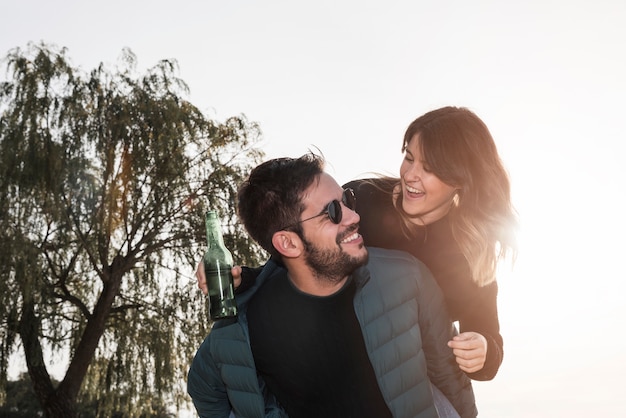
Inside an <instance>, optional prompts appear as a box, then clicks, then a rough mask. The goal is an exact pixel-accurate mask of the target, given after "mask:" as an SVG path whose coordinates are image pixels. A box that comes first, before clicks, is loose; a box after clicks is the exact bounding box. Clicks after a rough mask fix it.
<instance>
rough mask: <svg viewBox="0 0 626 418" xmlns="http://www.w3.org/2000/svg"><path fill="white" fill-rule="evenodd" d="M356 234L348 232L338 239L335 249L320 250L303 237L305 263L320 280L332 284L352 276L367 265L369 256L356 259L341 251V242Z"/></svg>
mask: <svg viewBox="0 0 626 418" xmlns="http://www.w3.org/2000/svg"><path fill="white" fill-rule="evenodd" d="M352 233H354V230H351V231H347V232H346V233H345V234H343V236H342V237H341V238H340V239H338V240H337V241H338V242H337V247H336V248H335V249H323V248H318V247H316V246H315V245H314V244H312V243H311V242H309V241H307V239H306V238H305V237H302V242H303V243H304V249H305V251H306V259H305V262H306V263H307V265H308V266H309V267H310V268H311V271H312V272H313V274H314V275H315V277H316V278H317V279H318V280H323V281H327V282H331V283H338V282H340V281H341V280H343V279H344V278H346V277H347V276H349V275H351V274H352V273H353V272H354V271H355V270H356V269H357V268H359V267H361V266H363V265H365V264H366V263H367V259H368V254H367V253H365V255H363V256H359V257H355V256H351V255H349V254H347V253H345V252H344V251H343V250H342V249H341V245H340V244H339V241H340V240H341V239H343V238H344V237H346V236H348V235H350V234H352Z"/></svg>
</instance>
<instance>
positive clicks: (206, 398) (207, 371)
mask: <svg viewBox="0 0 626 418" xmlns="http://www.w3.org/2000/svg"><path fill="white" fill-rule="evenodd" d="M210 339H211V334H209V336H208V337H207V338H206V339H205V340H204V342H203V343H202V345H201V346H200V348H199V349H198V352H197V353H196V356H195V357H194V359H193V362H192V363H191V368H190V369H189V373H188V375H187V392H188V393H189V395H190V396H191V399H192V400H193V404H194V406H195V407H196V411H197V412H198V416H199V417H201V418H204V417H216V418H222V417H223V418H227V417H228V416H229V415H230V409H231V408H230V403H229V401H228V395H227V393H226V387H225V386H224V383H223V382H222V380H221V378H220V376H219V372H218V369H217V366H216V364H215V362H214V360H213V356H212V355H211V352H210Z"/></svg>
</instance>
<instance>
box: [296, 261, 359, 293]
mask: <svg viewBox="0 0 626 418" xmlns="http://www.w3.org/2000/svg"><path fill="white" fill-rule="evenodd" d="M287 272H288V277H289V280H290V281H291V283H292V284H293V285H294V286H295V287H296V289H298V290H299V291H301V292H302V293H306V294H309V295H313V296H330V295H334V294H335V293H337V292H338V291H339V290H341V289H342V288H343V286H344V285H345V284H346V281H347V280H348V276H346V277H344V278H342V279H340V280H335V279H333V278H327V277H319V276H317V275H315V273H314V272H312V271H311V270H310V269H309V268H308V267H307V266H302V267H297V266H293V265H291V266H287Z"/></svg>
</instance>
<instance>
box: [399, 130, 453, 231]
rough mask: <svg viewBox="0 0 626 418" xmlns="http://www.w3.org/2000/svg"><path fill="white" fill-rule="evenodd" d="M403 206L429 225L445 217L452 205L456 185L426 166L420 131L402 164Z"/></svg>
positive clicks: (410, 213) (415, 221)
mask: <svg viewBox="0 0 626 418" xmlns="http://www.w3.org/2000/svg"><path fill="white" fill-rule="evenodd" d="M400 178H401V179H402V182H401V183H402V209H403V210H404V212H406V213H407V214H408V215H410V216H411V218H412V221H413V222H414V223H416V224H418V225H428V224H431V223H433V222H435V221H438V220H439V219H441V218H443V217H444V216H445V215H446V214H447V213H448V212H449V211H450V208H451V206H452V202H453V199H454V196H455V195H456V190H457V189H456V188H455V187H453V186H450V185H449V184H446V183H444V182H443V181H441V180H440V179H439V177H437V176H436V175H435V174H433V173H432V172H430V171H429V168H428V167H427V166H425V162H424V159H423V156H422V150H421V146H420V139H419V134H415V135H414V136H413V137H412V138H411V140H410V141H409V143H408V144H407V147H406V149H405V151H404V159H403V160H402V164H401V165H400Z"/></svg>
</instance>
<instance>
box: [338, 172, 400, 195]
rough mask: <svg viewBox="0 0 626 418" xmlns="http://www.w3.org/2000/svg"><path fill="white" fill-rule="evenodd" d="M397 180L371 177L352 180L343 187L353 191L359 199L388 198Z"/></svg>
mask: <svg viewBox="0 0 626 418" xmlns="http://www.w3.org/2000/svg"><path fill="white" fill-rule="evenodd" d="M397 182H398V179H396V178H392V177H373V178H365V179H358V180H352V181H350V182H348V183H346V184H344V185H343V187H344V188H346V189H348V188H349V189H352V190H354V194H355V195H356V196H357V199H358V198H359V196H361V197H370V198H371V197H376V196H389V195H390V194H391V193H392V192H393V188H394V186H395V185H396V184H397Z"/></svg>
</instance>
